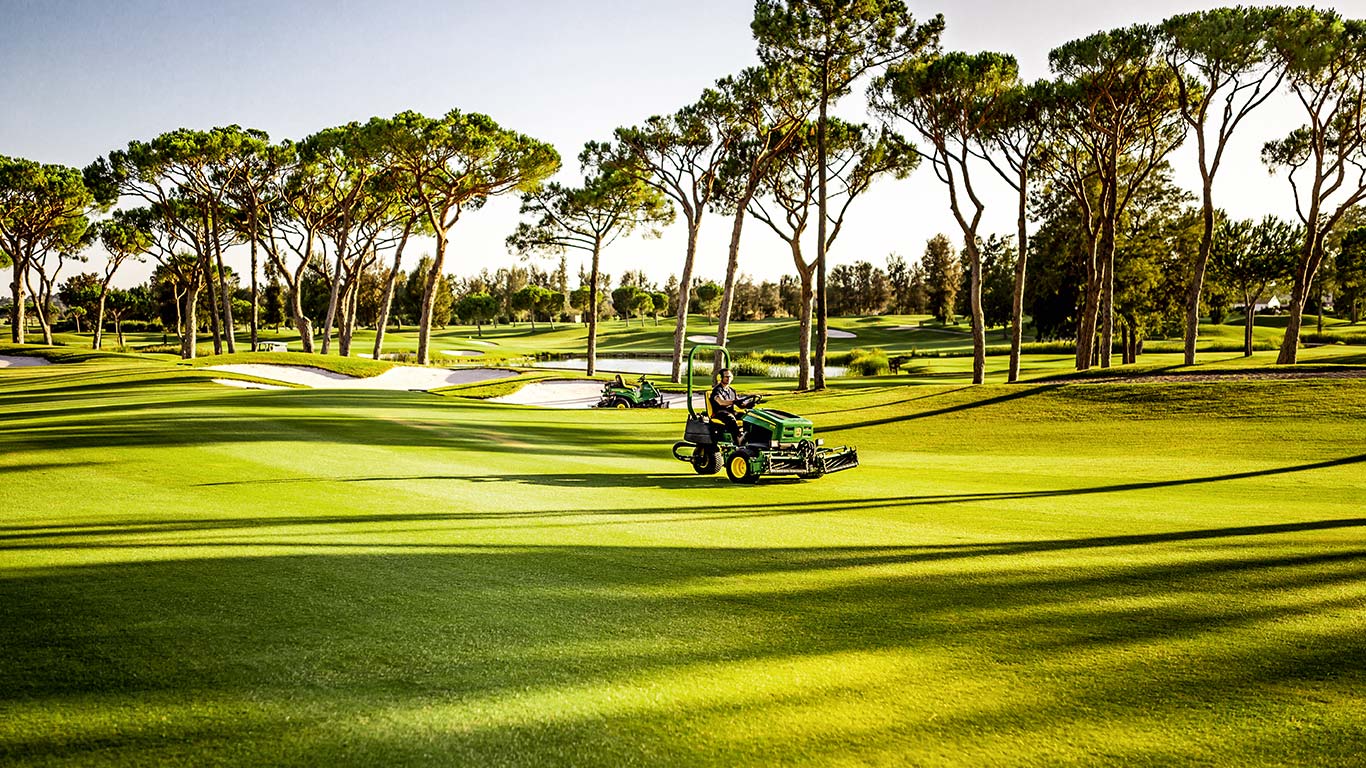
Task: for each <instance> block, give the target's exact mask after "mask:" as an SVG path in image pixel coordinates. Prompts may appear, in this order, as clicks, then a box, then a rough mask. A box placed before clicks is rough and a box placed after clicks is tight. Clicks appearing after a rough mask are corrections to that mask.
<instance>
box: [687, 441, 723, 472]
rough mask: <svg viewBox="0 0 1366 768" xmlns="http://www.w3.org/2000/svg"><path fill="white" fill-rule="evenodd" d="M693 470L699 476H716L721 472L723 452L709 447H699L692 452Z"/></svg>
mask: <svg viewBox="0 0 1366 768" xmlns="http://www.w3.org/2000/svg"><path fill="white" fill-rule="evenodd" d="M692 468H693V469H694V470H696V471H697V474H699V475H714V474H716V473H717V472H720V471H721V452H720V451H719V450H717V449H715V448H710V447H707V446H701V445H699V446H697V447H696V448H694V449H693V452H692Z"/></svg>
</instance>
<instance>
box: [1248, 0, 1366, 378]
mask: <svg viewBox="0 0 1366 768" xmlns="http://www.w3.org/2000/svg"><path fill="white" fill-rule="evenodd" d="M1271 45H1272V47H1273V49H1274V50H1275V52H1276V55H1277V56H1278V57H1280V58H1281V60H1282V61H1283V62H1284V63H1285V67H1286V73H1285V79H1286V83H1287V84H1288V85H1289V87H1290V91H1291V93H1293V94H1294V96H1295V99H1296V100H1297V101H1298V102H1299V103H1300V105H1301V107H1303V108H1304V110H1305V116H1306V118H1307V119H1308V123H1307V124H1306V125H1304V126H1302V127H1300V128H1297V129H1295V130H1294V131H1291V132H1290V135H1288V136H1286V137H1285V138H1284V139H1280V140H1278V141H1272V142H1268V143H1267V144H1266V146H1265V147H1263V149H1262V160H1263V162H1265V163H1266V164H1267V165H1268V166H1270V167H1271V168H1272V169H1273V170H1274V169H1276V168H1285V169H1287V172H1286V176H1287V178H1288V179H1289V181H1290V186H1291V189H1292V190H1293V191H1294V193H1295V212H1296V213H1297V214H1298V215H1299V219H1300V222H1301V223H1302V224H1304V226H1305V230H1304V231H1305V238H1304V242H1303V243H1302V244H1301V247H1300V252H1299V258H1298V260H1297V263H1296V265H1295V280H1294V283H1293V285H1292V287H1291V292H1290V304H1289V306H1288V307H1287V309H1288V312H1289V317H1288V320H1287V323H1286V328H1285V338H1284V339H1283V340H1282V341H1281V350H1280V353H1279V354H1278V355H1277V357H1276V362H1277V363H1282V364H1293V363H1295V362H1296V361H1297V360H1298V359H1299V343H1300V326H1301V324H1302V323H1303V320H1304V307H1305V302H1306V301H1307V300H1308V299H1309V297H1310V295H1311V293H1312V292H1313V286H1314V280H1315V278H1316V277H1317V275H1318V272H1319V267H1320V266H1321V265H1322V264H1323V261H1324V256H1325V247H1324V240H1325V238H1326V237H1327V236H1328V234H1329V233H1330V232H1332V230H1333V229H1334V227H1336V226H1337V224H1338V222H1339V221H1341V220H1342V218H1343V217H1344V216H1345V215H1346V214H1347V212H1348V211H1349V210H1351V208H1352V207H1353V206H1355V205H1357V204H1358V203H1361V202H1363V201H1366V124H1363V121H1366V108H1364V107H1363V100H1366V22H1359V21H1345V20H1343V19H1342V18H1341V17H1339V16H1338V15H1337V14H1336V13H1334V12H1332V11H1320V10H1317V9H1314V8H1295V9H1293V10H1291V11H1289V12H1287V14H1286V15H1285V17H1283V18H1282V20H1281V23H1280V24H1278V25H1277V26H1276V27H1275V29H1274V30H1273V32H1272V34H1271ZM1320 315H1322V312H1320Z"/></svg>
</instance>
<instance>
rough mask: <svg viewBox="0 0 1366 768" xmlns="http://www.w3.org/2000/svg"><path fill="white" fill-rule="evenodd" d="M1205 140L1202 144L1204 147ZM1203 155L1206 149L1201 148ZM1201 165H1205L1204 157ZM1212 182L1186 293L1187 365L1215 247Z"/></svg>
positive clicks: (1206, 185) (1190, 362)
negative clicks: (1193, 269)
mask: <svg viewBox="0 0 1366 768" xmlns="http://www.w3.org/2000/svg"><path fill="white" fill-rule="evenodd" d="M1203 143H1204V142H1203V138H1202V141H1201V144H1202V145H1203ZM1201 154H1202V155H1203V154H1204V148H1203V146H1202V147H1201ZM1201 164H1202V165H1203V164H1204V160H1203V157H1202V158H1201ZM1210 186H1211V180H1210V179H1208V178H1206V179H1205V181H1204V210H1203V219H1204V230H1203V231H1202V232H1201V233H1200V250H1199V251H1198V252H1197V253H1196V256H1195V272H1194V274H1192V275H1191V284H1190V287H1189V288H1188V289H1187V291H1186V338H1185V348H1184V353H1185V358H1184V362H1185V364H1186V365H1195V342H1196V339H1197V338H1198V337H1199V334H1200V293H1201V292H1202V291H1203V290H1204V285H1205V271H1206V270H1207V269H1208V267H1209V258H1210V251H1211V249H1212V248H1213V246H1214V199H1213V197H1212V196H1211V193H1210Z"/></svg>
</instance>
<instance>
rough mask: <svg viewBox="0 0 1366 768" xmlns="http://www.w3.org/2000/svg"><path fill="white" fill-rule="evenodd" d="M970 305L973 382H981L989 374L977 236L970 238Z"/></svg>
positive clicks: (980, 254)
mask: <svg viewBox="0 0 1366 768" xmlns="http://www.w3.org/2000/svg"><path fill="white" fill-rule="evenodd" d="M967 247H968V259H969V269H970V274H969V275H968V306H969V310H970V311H971V312H972V383H973V384H981V383H983V382H984V381H986V375H987V343H986V318H985V317H984V315H983V313H982V253H981V251H979V250H978V248H977V242H976V238H975V237H972V238H969V239H968V242H967Z"/></svg>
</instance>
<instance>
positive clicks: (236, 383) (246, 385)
mask: <svg viewBox="0 0 1366 768" xmlns="http://www.w3.org/2000/svg"><path fill="white" fill-rule="evenodd" d="M213 383H215V384H222V385H223V386H225V387H237V388H238V389H289V387H285V386H281V385H279V384H262V383H261V382H259V381H243V380H241V379H214V380H213Z"/></svg>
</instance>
